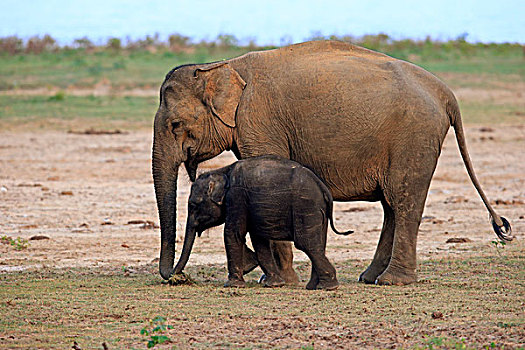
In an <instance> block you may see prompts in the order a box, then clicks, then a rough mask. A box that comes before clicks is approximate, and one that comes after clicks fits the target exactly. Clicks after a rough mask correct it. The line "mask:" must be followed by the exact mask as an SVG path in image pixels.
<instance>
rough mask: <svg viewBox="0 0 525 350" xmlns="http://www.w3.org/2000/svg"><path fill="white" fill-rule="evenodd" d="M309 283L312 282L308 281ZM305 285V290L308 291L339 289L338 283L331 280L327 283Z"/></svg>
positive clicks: (335, 280)
mask: <svg viewBox="0 0 525 350" xmlns="http://www.w3.org/2000/svg"><path fill="white" fill-rule="evenodd" d="M310 282H312V281H311V280H310ZM310 282H308V284H307V285H306V289H308V290H314V289H320V290H336V289H337V288H338V287H339V282H338V281H337V279H335V278H334V279H332V280H328V281H320V282H319V283H317V284H315V283H310Z"/></svg>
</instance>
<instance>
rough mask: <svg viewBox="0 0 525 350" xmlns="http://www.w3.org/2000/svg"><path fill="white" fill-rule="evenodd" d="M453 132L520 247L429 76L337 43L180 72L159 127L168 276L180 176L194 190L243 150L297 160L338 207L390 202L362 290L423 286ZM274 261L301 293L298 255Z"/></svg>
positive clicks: (286, 253) (450, 99) (156, 172)
mask: <svg viewBox="0 0 525 350" xmlns="http://www.w3.org/2000/svg"><path fill="white" fill-rule="evenodd" d="M451 125H452V126H453V127H454V130H455V134H456V139H457V142H458V145H459V149H460V152H461V155H462V157H463V161H464V163H465V166H466V168H467V171H468V174H469V175H470V178H471V180H472V182H473V183H474V186H475V187H476V189H477V191H478V193H479V194H480V196H481V198H482V200H483V202H484V203H485V206H486V207H487V209H488V211H489V213H490V216H491V217H492V222H493V227H494V230H495V232H496V233H497V234H498V236H499V237H500V238H502V239H511V233H510V225H509V223H508V222H507V221H506V220H505V219H504V218H501V217H499V216H498V215H497V214H496V213H495V211H494V209H493V208H492V207H491V205H490V204H489V202H488V200H487V198H486V196H485V194H484V193H483V191H482V189H481V187H480V184H479V182H478V180H477V179H476V176H475V174H474V170H473V167H472V164H471V161H470V159H469V154H468V151H467V148H466V144H465V136H464V133H463V127H462V123H461V116H460V112H459V107H458V103H457V101H456V99H455V97H454V95H453V93H452V92H451V91H450V89H448V88H447V86H446V85H445V84H444V83H442V82H441V81H440V80H439V79H437V78H436V77H435V76H433V75H432V74H430V73H428V72H426V71H425V70H423V69H421V68H419V67H417V66H415V65H413V64H410V63H407V62H404V61H400V60H397V59H394V58H392V57H389V56H386V55H384V54H381V53H377V52H374V51H370V50H367V49H364V48H361V47H357V46H353V45H350V44H346V43H342V42H336V41H314V42H306V43H302V44H296V45H291V46H287V47H282V48H279V49H275V50H269V51H261V52H251V53H248V54H245V55H243V56H240V57H237V58H233V59H230V60H226V61H221V62H215V63H209V64H198V65H185V66H180V67H177V68H175V69H173V70H172V71H171V72H169V73H168V74H167V76H166V79H165V80H164V82H163V83H162V86H161V89H160V105H159V108H158V111H157V114H156V116H155V123H154V142H153V161H152V163H153V178H154V183H155V193H156V198H157V206H158V211H159V217H160V226H161V253H160V274H161V275H162V277H163V278H165V279H168V278H169V277H170V275H171V274H172V272H173V261H174V256H175V237H176V196H177V176H178V168H179V166H180V165H181V164H182V163H184V165H185V167H186V171H187V172H188V175H189V177H190V179H191V180H192V181H193V180H194V179H195V176H196V171H197V166H198V164H199V163H200V162H202V161H205V160H207V159H210V158H213V157H215V156H217V155H218V154H220V153H221V152H223V151H225V150H232V151H233V152H234V154H235V155H236V157H237V158H239V159H243V158H247V157H253V156H260V155H266V154H273V155H278V156H282V157H285V158H289V159H292V160H295V161H297V162H299V163H301V164H302V165H304V166H306V167H308V168H310V169H311V170H312V171H314V173H315V174H317V175H318V176H319V177H320V178H321V179H322V180H323V181H324V183H325V184H326V185H327V186H328V188H329V189H330V190H331V191H332V194H333V198H334V199H335V200H337V201H357V200H365V201H380V202H381V204H382V206H383V209H384V222H383V228H382V231H381V236H380V239H379V243H378V247H377V250H376V253H375V255H374V258H373V261H372V263H371V264H370V266H369V267H368V268H367V269H366V270H365V271H364V272H363V273H362V274H361V276H360V277H359V279H360V281H363V282H366V283H374V282H375V283H378V284H408V283H413V282H415V281H416V279H417V278H416V241H417V233H418V228H419V224H420V221H421V216H422V213H423V207H424V204H425V200H426V196H427V192H428V187H429V185H430V180H431V178H432V175H433V173H434V169H435V167H436V164H437V160H438V157H439V154H440V151H441V147H442V144H443V140H444V139H445V136H446V134H447V131H448V129H449V127H450V126H451ZM278 185H279V184H276V186H278ZM273 252H274V256H275V257H276V260H277V262H278V266H279V267H280V270H281V275H282V277H284V278H285V279H286V280H287V281H289V282H293V281H294V280H295V279H296V275H295V272H294V271H293V269H292V251H291V245H290V244H289V243H288V242H275V243H274V246H273ZM248 269H249V268H247V270H248Z"/></svg>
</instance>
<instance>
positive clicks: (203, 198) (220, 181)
mask: <svg viewBox="0 0 525 350" xmlns="http://www.w3.org/2000/svg"><path fill="white" fill-rule="evenodd" d="M227 182H228V179H227V177H226V175H224V174H217V173H215V174H213V173H206V174H204V175H201V176H199V178H198V179H197V180H196V181H195V182H194V184H193V185H192V186H191V193H190V198H189V200H188V218H187V220H186V235H185V237H184V247H183V248H182V253H181V255H180V258H179V261H178V262H177V266H175V269H174V271H173V273H175V274H178V273H181V272H182V270H183V269H184V267H185V266H186V263H187V262H188V259H189V257H190V253H191V249H192V248H193V243H194V241H195V236H196V235H197V234H198V235H199V237H200V235H201V233H202V232H203V231H204V230H207V229H209V228H210V227H215V226H219V225H221V224H223V223H224V220H225V209H224V207H225V206H224V204H223V203H224V196H225V194H226V186H227Z"/></svg>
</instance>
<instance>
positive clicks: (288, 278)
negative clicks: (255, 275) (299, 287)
mask: <svg viewBox="0 0 525 350" xmlns="http://www.w3.org/2000/svg"><path fill="white" fill-rule="evenodd" d="M279 275H281V277H282V279H283V280H284V282H286V284H288V285H296V284H299V276H297V273H296V272H295V271H294V269H286V270H281V271H280V272H279Z"/></svg>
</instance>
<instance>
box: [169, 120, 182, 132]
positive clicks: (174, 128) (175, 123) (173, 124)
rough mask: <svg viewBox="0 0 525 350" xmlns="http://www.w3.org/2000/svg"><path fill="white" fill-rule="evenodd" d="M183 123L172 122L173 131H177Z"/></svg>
mask: <svg viewBox="0 0 525 350" xmlns="http://www.w3.org/2000/svg"><path fill="white" fill-rule="evenodd" d="M181 125H182V122H171V131H172V132H175V131H176V130H177V129H178V128H180V127H181Z"/></svg>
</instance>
